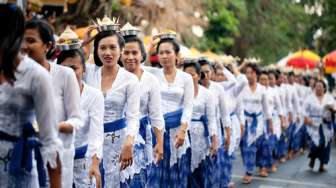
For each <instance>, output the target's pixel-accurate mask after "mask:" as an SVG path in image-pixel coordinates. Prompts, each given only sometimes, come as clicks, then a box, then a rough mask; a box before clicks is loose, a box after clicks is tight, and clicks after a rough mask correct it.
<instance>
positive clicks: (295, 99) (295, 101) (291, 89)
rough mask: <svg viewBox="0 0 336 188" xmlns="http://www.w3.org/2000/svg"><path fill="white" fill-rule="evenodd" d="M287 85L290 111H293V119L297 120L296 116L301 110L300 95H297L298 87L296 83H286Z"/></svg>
mask: <svg viewBox="0 0 336 188" xmlns="http://www.w3.org/2000/svg"><path fill="white" fill-rule="evenodd" d="M286 87H287V94H288V96H287V103H288V112H289V113H292V115H293V121H296V118H297V117H298V116H299V114H300V113H301V112H300V106H299V105H300V102H299V96H298V95H297V89H296V87H295V85H291V84H286Z"/></svg>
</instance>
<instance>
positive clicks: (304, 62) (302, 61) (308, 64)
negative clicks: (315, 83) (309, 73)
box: [287, 50, 320, 69]
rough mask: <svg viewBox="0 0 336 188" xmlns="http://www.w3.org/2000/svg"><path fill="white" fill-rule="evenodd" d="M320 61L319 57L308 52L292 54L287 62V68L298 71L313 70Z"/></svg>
mask: <svg viewBox="0 0 336 188" xmlns="http://www.w3.org/2000/svg"><path fill="white" fill-rule="evenodd" d="M319 61H320V56H318V55H317V54H315V53H314V52H312V51H309V50H300V51H298V52H296V53H294V54H293V55H292V56H291V57H290V58H289V59H288V61H287V66H290V67H293V68H299V69H308V68H309V69H313V68H314V67H315V66H316V65H317V64H318V63H319Z"/></svg>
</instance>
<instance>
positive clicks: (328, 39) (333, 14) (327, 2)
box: [302, 0, 336, 55]
mask: <svg viewBox="0 0 336 188" xmlns="http://www.w3.org/2000/svg"><path fill="white" fill-rule="evenodd" d="M302 3H303V4H306V5H308V6H316V5H317V6H319V5H321V6H322V15H321V16H318V15H316V14H314V15H313V16H312V23H313V24H312V28H311V31H312V32H315V31H316V30H317V29H320V28H321V29H322V36H321V37H320V38H318V39H317V41H316V43H315V44H316V45H315V48H316V50H318V51H319V53H320V54H323V55H325V54H327V53H329V52H331V51H333V50H335V49H336V35H335V33H336V19H335V18H336V1H335V0H314V1H313V0H304V1H302Z"/></svg>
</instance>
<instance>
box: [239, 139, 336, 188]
mask: <svg viewBox="0 0 336 188" xmlns="http://www.w3.org/2000/svg"><path fill="white" fill-rule="evenodd" d="M308 162H309V159H308V158H307V152H306V153H305V154H304V155H303V156H299V157H297V158H296V159H294V160H291V161H287V162H286V163H284V164H281V165H280V166H279V168H278V172H276V173H274V174H271V175H270V176H269V177H268V178H261V177H255V178H254V180H253V182H252V183H251V184H250V185H244V184H242V183H241V178H242V177H243V175H244V171H243V165H242V161H241V156H240V154H238V155H237V159H236V160H235V162H234V167H233V181H234V182H235V186H236V188H336V146H335V144H333V148H332V149H331V159H330V162H329V164H328V166H326V168H327V170H328V171H327V172H324V173H319V172H317V171H318V167H319V162H318V161H316V163H315V169H314V171H311V170H310V169H309V167H308Z"/></svg>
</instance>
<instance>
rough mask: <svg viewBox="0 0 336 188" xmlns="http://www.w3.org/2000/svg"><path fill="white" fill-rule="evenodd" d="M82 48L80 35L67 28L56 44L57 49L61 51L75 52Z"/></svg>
mask: <svg viewBox="0 0 336 188" xmlns="http://www.w3.org/2000/svg"><path fill="white" fill-rule="evenodd" d="M81 46H82V41H80V40H79V38H78V35H77V34H76V33H75V32H74V31H72V30H71V28H70V27H69V26H67V27H66V28H65V30H64V32H63V33H62V34H61V35H60V37H59V39H58V40H57V42H56V47H57V48H58V49H60V50H61V51H66V50H75V49H79V48H81Z"/></svg>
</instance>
